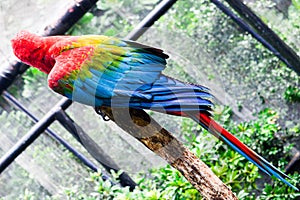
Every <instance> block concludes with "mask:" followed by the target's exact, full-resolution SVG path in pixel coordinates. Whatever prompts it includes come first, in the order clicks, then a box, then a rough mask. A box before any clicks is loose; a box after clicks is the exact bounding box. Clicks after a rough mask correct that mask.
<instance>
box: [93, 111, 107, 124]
mask: <svg viewBox="0 0 300 200" xmlns="http://www.w3.org/2000/svg"><path fill="white" fill-rule="evenodd" d="M95 111H96V113H97V114H98V115H100V116H101V117H102V119H103V120H104V121H106V122H107V121H109V120H110V119H109V117H108V115H107V114H105V113H103V112H102V111H101V109H100V108H95Z"/></svg>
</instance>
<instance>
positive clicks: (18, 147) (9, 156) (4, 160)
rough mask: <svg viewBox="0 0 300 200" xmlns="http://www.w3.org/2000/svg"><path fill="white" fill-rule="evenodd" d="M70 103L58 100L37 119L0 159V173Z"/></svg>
mask: <svg viewBox="0 0 300 200" xmlns="http://www.w3.org/2000/svg"><path fill="white" fill-rule="evenodd" d="M70 105H71V104H70V103H69V102H66V101H65V100H64V99H62V100H61V101H59V102H58V103H57V104H56V105H55V106H54V108H53V109H51V110H50V111H49V112H48V113H47V114H46V115H45V116H44V117H43V118H42V119H41V120H40V121H38V122H37V123H36V124H35V125H34V126H33V127H32V128H31V129H30V131H29V132H28V133H27V134H26V135H24V136H23V137H22V138H21V139H20V140H19V141H18V142H17V143H16V144H15V145H14V146H13V147H12V148H11V149H10V150H9V151H7V152H6V153H5V154H4V155H3V156H2V157H1V159H0V174H1V173H2V172H3V171H4V170H5V169H6V168H7V167H8V166H9V165H10V164H11V163H12V162H13V161H14V160H15V159H16V158H17V157H18V156H19V155H20V154H21V153H22V152H23V151H24V150H25V149H26V148H27V147H28V146H29V145H30V144H32V143H33V142H34V141H35V140H36V139H37V138H38V137H39V136H40V134H41V133H43V132H44V131H45V130H46V128H47V127H48V126H50V125H51V124H52V123H53V122H54V120H55V114H56V112H58V111H59V110H60V109H66V108H67V107H68V106H70Z"/></svg>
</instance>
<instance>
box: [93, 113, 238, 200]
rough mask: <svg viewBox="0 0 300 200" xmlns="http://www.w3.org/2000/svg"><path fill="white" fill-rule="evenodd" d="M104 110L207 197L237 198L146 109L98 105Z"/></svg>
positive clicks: (106, 114) (110, 117) (109, 116)
mask: <svg viewBox="0 0 300 200" xmlns="http://www.w3.org/2000/svg"><path fill="white" fill-rule="evenodd" d="M96 111H97V112H98V113H99V112H101V113H102V114H103V115H105V116H107V117H108V118H109V119H111V120H112V121H114V122H115V123H116V124H117V125H118V126H119V127H121V128H122V129H123V130H125V131H126V132H128V133H129V134H130V135H131V136H133V137H134V138H136V139H137V140H139V141H140V142H142V143H143V144H144V145H145V146H146V147H147V148H149V149H150V150H151V151H153V152H155V153H156V154H157V155H159V156H160V157H162V158H163V159H165V160H166V161H167V162H168V163H170V165H171V166H173V167H174V168H175V169H177V170H178V171H180V172H181V174H182V175H183V176H184V177H185V178H186V179H187V180H188V181H189V182H190V183H191V184H192V185H193V186H194V187H195V188H196V189H197V190H198V191H199V192H200V193H201V194H202V195H203V197H205V198H207V199H220V200H221V199H227V200H228V199H237V198H236V196H235V195H234V194H233V192H232V191H231V190H230V189H229V188H228V187H227V186H226V185H225V184H224V183H223V182H222V181H221V180H220V179H219V178H218V177H217V176H216V175H215V174H214V173H213V172H212V171H211V169H210V168H209V167H208V166H206V164H205V163H203V162H202V161H201V160H200V159H199V158H197V157H196V155H195V154H193V153H192V152H190V151H189V150H188V149H187V148H186V147H185V146H184V145H183V144H182V143H181V142H180V141H179V140H177V139H176V138H175V137H174V136H173V135H172V134H171V133H169V132H168V131H167V130H166V129H164V128H162V127H161V126H160V125H159V124H158V123H157V122H156V121H155V120H154V119H152V118H151V117H150V116H149V115H148V114H147V113H146V112H145V111H143V110H137V109H131V108H130V109H123V108H118V109H116V108H114V109H111V108H109V107H99V108H96Z"/></svg>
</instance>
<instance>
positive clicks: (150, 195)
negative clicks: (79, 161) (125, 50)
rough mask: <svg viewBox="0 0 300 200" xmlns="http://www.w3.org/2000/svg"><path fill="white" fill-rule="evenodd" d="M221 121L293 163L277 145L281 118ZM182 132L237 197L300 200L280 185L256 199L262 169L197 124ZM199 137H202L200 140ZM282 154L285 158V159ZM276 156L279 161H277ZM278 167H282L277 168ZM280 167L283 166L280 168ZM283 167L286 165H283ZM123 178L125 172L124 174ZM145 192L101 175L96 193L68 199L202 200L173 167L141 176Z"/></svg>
mask: <svg viewBox="0 0 300 200" xmlns="http://www.w3.org/2000/svg"><path fill="white" fill-rule="evenodd" d="M217 110H219V111H218V112H216V113H215V118H216V119H218V120H220V121H221V122H225V126H226V127H227V128H230V127H231V128H230V129H231V130H230V131H232V132H233V133H234V134H235V135H237V137H239V138H240V139H241V140H242V141H243V142H245V143H247V144H248V145H249V146H251V147H252V148H255V149H256V151H258V152H261V154H263V156H267V157H269V158H270V159H273V161H276V160H277V159H278V157H281V156H282V157H281V158H280V160H281V161H282V162H283V163H284V164H285V163H286V160H285V159H287V158H288V156H286V155H288V154H287V152H286V149H285V148H284V143H283V142H281V141H280V140H278V139H276V137H275V136H274V134H275V133H276V132H278V131H280V127H279V126H278V124H276V120H277V118H278V115H277V113H276V112H274V111H272V110H270V109H265V110H263V111H261V112H260V113H259V114H258V119H257V120H255V121H251V122H247V123H239V124H234V123H233V122H232V121H230V116H231V110H230V109H229V108H228V107H223V108H217ZM221 116H225V117H221ZM182 131H183V132H184V134H185V135H184V136H185V138H186V141H187V143H186V145H187V146H188V147H189V148H190V149H191V151H193V152H194V153H195V154H196V155H197V156H199V157H200V159H201V160H203V161H204V162H205V163H206V164H207V165H209V166H210V167H211V169H212V170H213V172H214V173H215V174H216V175H217V176H218V177H220V178H221V180H222V181H223V182H224V183H225V184H227V185H228V186H229V187H230V188H231V190H232V191H234V192H235V193H236V194H237V196H238V198H239V199H247V200H254V199H295V198H296V197H298V196H299V195H300V193H299V192H296V191H294V190H293V189H292V188H290V187H288V186H286V185H285V184H283V183H281V182H280V181H278V180H274V181H270V179H268V182H266V183H265V188H263V189H262V190H263V191H262V193H260V194H255V193H254V191H255V190H256V189H257V186H256V182H257V181H258V180H259V177H260V175H259V173H258V168H257V167H256V166H254V165H253V164H251V163H250V162H248V161H247V160H246V159H244V158H243V157H242V156H240V155H239V154H238V153H236V152H235V151H233V150H232V149H230V148H229V147H227V146H226V145H224V144H223V143H222V142H220V141H218V140H216V139H215V138H214V137H213V136H212V135H211V134H209V133H208V132H207V131H203V130H202V129H201V128H199V126H198V125H197V126H195V124H194V122H192V121H191V120H189V119H184V120H183V122H182ZM195 133H198V134H199V135H197V136H195ZM281 151H283V152H284V153H283V154H282V153H281ZM274 154H276V156H275V155H274ZM275 163H276V162H275ZM276 165H277V164H276ZM280 166H282V167H283V165H280ZM120 173H121V172H120ZM117 177H118V174H114V176H113V182H117ZM291 177H292V178H293V179H291V180H290V181H291V182H292V184H295V185H296V184H297V180H299V178H300V175H299V174H297V173H295V174H292V175H291ZM135 179H136V182H137V183H138V185H139V187H137V188H136V189H135V190H134V191H133V192H129V189H128V188H121V187H119V186H118V185H113V184H112V183H111V182H109V181H105V182H104V181H102V179H101V173H93V174H91V178H90V179H89V180H88V181H90V182H91V184H93V185H94V192H92V193H90V194H86V193H82V192H78V190H77V189H76V188H77V187H74V189H73V190H71V189H69V190H66V194H67V195H68V199H74V200H75V199H89V200H96V199H128V200H131V199H132V200H133V199H138V200H139V199H141V200H142V199H152V200H167V199H174V200H180V199H202V198H201V195H200V194H199V192H198V191H197V190H196V189H194V188H193V186H192V185H191V184H190V183H189V182H187V181H186V179H185V178H184V177H183V176H182V175H181V174H180V173H179V172H178V171H177V170H175V169H174V168H172V167H171V166H170V165H167V166H165V167H162V168H158V169H157V168H156V169H151V170H150V171H149V173H147V174H145V173H140V174H139V175H137V176H136V177H135Z"/></svg>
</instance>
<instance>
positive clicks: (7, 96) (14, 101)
mask: <svg viewBox="0 0 300 200" xmlns="http://www.w3.org/2000/svg"><path fill="white" fill-rule="evenodd" d="M3 96H4V98H5V99H6V100H8V101H9V102H11V103H12V104H13V105H15V106H16V107H17V108H19V109H20V110H21V111H23V112H24V113H25V114H26V115H27V116H29V117H30V118H31V120H32V121H33V122H35V123H37V122H38V121H39V120H38V119H37V117H35V116H34V114H32V113H31V112H30V111H29V110H28V109H27V108H26V107H25V106H24V105H22V104H21V103H20V102H19V101H18V100H17V99H15V98H14V97H13V96H12V95H11V94H9V93H8V92H6V91H4V92H3ZM56 118H57V117H56ZM45 132H46V133H47V134H48V135H49V136H50V137H52V138H53V139H54V140H56V141H57V142H59V143H61V144H62V145H63V146H64V147H65V148H66V149H68V150H69V151H70V152H72V153H73V154H74V155H75V156H76V157H77V158H78V159H79V160H81V161H82V162H83V164H85V165H86V166H88V167H89V168H90V169H91V170H93V171H98V167H97V166H96V165H95V164H94V163H93V162H92V161H90V160H89V159H88V158H86V157H85V156H84V155H83V154H82V153H80V152H79V151H77V150H76V149H74V148H73V147H72V146H71V145H70V144H69V143H68V142H67V141H66V140H64V139H63V138H62V137H60V136H59V135H57V134H56V133H55V132H54V131H52V130H51V129H50V128H46V130H45ZM103 179H104V180H106V179H108V176H106V175H104V177H103Z"/></svg>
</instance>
